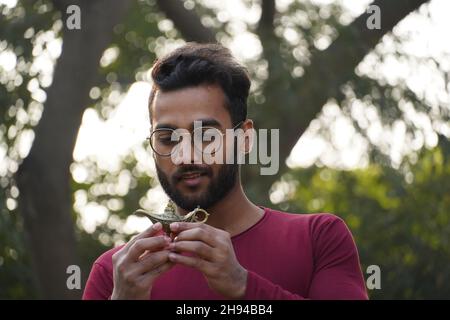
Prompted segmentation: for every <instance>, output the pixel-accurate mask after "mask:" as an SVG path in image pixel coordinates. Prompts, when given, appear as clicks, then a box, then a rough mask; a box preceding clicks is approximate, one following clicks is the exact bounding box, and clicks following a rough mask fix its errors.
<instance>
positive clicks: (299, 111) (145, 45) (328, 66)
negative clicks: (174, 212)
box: [2, 0, 427, 298]
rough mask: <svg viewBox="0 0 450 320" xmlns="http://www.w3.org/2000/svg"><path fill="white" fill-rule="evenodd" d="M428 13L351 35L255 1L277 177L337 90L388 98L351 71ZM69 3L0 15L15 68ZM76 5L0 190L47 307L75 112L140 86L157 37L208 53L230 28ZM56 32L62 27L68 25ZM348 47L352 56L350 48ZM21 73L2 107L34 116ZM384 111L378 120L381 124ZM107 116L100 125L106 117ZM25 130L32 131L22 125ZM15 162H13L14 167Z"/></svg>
mask: <svg viewBox="0 0 450 320" xmlns="http://www.w3.org/2000/svg"><path fill="white" fill-rule="evenodd" d="M425 2H427V1H425V0H422V1H420V0H411V1H407V0H402V1H396V2H395V3H393V2H392V1H387V0H379V1H375V3H374V4H376V5H378V6H379V7H380V8H381V11H382V12H383V23H382V28H381V29H380V30H368V29H367V28H366V26H365V22H366V19H367V17H368V14H366V13H364V14H362V15H361V16H360V17H358V18H357V19H355V20H354V21H353V22H351V23H350V24H346V25H344V24H342V23H341V22H340V20H339V17H340V16H341V15H342V10H341V8H340V7H339V6H336V5H330V6H329V7H328V10H329V11H330V14H329V17H328V18H326V19H324V18H321V16H320V15H319V14H318V12H319V11H320V7H319V6H316V5H313V4H311V3H310V2H309V1H305V2H297V1H294V2H292V3H291V4H290V5H289V8H288V9H287V10H286V11H285V12H283V13H277V12H276V7H275V1H274V0H265V1H262V2H261V12H262V14H261V17H260V20H259V23H258V24H257V25H256V26H249V29H250V30H251V31H253V32H254V33H255V34H257V35H258V37H259V39H260V41H261V44H262V46H263V56H262V60H264V61H266V62H267V65H268V67H267V78H265V77H261V76H258V75H257V74H256V72H255V70H254V69H251V70H250V72H251V73H252V75H253V76H254V77H255V79H256V81H257V82H260V85H259V86H257V89H256V91H255V95H254V98H252V99H254V100H251V105H252V108H251V110H253V114H252V117H253V118H255V119H256V121H257V123H258V124H259V126H260V127H266V128H275V127H278V126H279V124H280V123H282V124H283V129H284V130H282V131H281V139H282V141H284V143H283V144H282V148H281V150H280V159H281V161H282V165H283V168H282V171H281V173H285V172H287V167H286V166H285V164H284V162H285V161H284V160H285V159H286V158H287V157H288V156H289V153H290V151H291V150H292V147H293V146H294V144H295V143H296V142H297V140H298V138H299V137H300V136H301V134H302V133H303V132H304V131H305V130H306V128H307V127H308V125H309V123H310V122H311V121H312V120H313V119H315V118H316V117H317V115H318V114H319V113H320V111H321V109H322V107H323V105H324V104H325V103H326V102H327V101H328V100H329V99H331V98H333V99H335V100H336V101H337V102H338V103H340V104H342V105H343V106H345V103H346V101H347V100H346V99H347V98H348V97H346V95H345V92H344V90H343V89H344V88H345V87H347V88H348V87H350V88H351V89H352V90H351V91H352V92H355V94H359V95H360V96H361V97H365V96H367V95H370V94H371V92H369V91H370V90H369V89H368V88H375V89H378V90H379V93H381V94H382V96H384V93H385V92H389V90H392V87H390V86H388V85H383V84H380V83H378V82H377V81H376V80H374V79H369V78H364V77H361V76H358V75H357V74H355V72H354V70H355V67H356V66H357V65H358V63H359V62H360V61H361V60H362V59H363V58H364V56H365V55H366V54H368V53H369V52H371V50H373V49H374V47H375V45H376V44H377V43H378V42H379V40H380V39H381V37H382V36H383V35H385V34H387V33H389V32H390V31H391V30H392V28H393V27H394V26H395V25H396V24H397V23H398V22H399V21H401V20H402V19H403V18H404V17H405V16H407V15H408V14H409V13H410V12H412V11H414V10H416V9H417V8H419V7H420V5H422V4H423V3H425ZM68 4H69V2H67V1H62V0H60V1H58V0H55V1H53V2H49V1H38V2H36V3H35V4H33V5H30V4H28V3H27V2H19V4H18V5H17V7H16V8H14V9H12V10H9V11H7V10H4V11H5V12H6V13H7V14H6V16H7V19H5V20H4V21H5V22H2V30H5V32H4V33H3V35H2V38H3V39H6V41H7V42H6V43H7V45H8V46H10V47H11V48H13V49H14V50H16V54H17V55H18V56H20V57H23V61H24V63H26V62H27V61H30V60H32V54H31V52H32V49H33V46H32V45H31V44H30V40H28V39H30V38H31V39H35V38H36V36H30V37H29V38H26V37H25V38H24V37H22V36H21V35H23V34H26V32H27V30H28V29H29V28H30V27H34V28H35V30H34V32H35V34H38V31H40V30H42V31H45V30H50V29H51V28H52V27H54V26H52V25H49V23H50V22H51V23H57V22H58V21H62V22H64V17H66V16H65V12H66V11H65V10H66V8H67V5H68ZM79 5H80V7H81V12H82V28H81V30H79V31H75V30H72V31H70V30H67V29H65V28H64V31H63V32H62V35H61V36H62V39H63V47H62V53H61V56H60V57H59V59H58V61H57V63H56V68H55V71H54V76H53V81H52V84H51V86H50V87H49V88H48V91H47V99H46V100H45V103H44V107H43V112H42V117H41V119H40V121H39V123H38V125H37V126H36V127H35V129H34V133H35V139H34V142H33V146H32V148H31V150H30V152H29V154H28V155H27V157H26V158H25V159H24V161H23V162H22V164H21V165H20V168H19V171H18V173H17V175H16V182H15V181H14V179H12V176H11V177H10V178H11V179H8V182H7V183H6V182H5V184H7V186H8V188H7V189H8V190H11V188H13V187H14V184H15V183H17V186H18V188H19V190H20V199H19V209H20V211H21V213H22V216H23V218H24V223H25V229H26V230H27V234H28V235H29V241H28V242H29V247H30V248H31V252H33V261H34V264H35V266H36V270H37V274H38V278H39V283H40V285H41V290H42V292H43V293H44V296H45V297H49V298H63V297H67V298H69V297H72V294H71V293H70V292H69V291H68V290H66V288H65V287H64V286H65V278H66V274H65V270H66V267H67V266H68V265H70V264H74V262H76V261H77V255H76V240H75V235H74V231H73V230H74V226H73V217H72V215H71V213H72V207H71V190H70V165H71V163H72V152H73V148H74V145H75V141H76V135H77V132H78V128H79V126H80V123H81V118H82V115H83V112H84V111H85V110H86V108H88V107H90V106H94V107H95V108H98V109H100V112H101V113H102V114H103V111H104V110H105V109H106V107H105V103H104V100H106V98H105V97H106V96H107V95H108V93H110V92H111V91H113V90H116V89H117V88H118V89H119V90H126V88H127V87H128V85H129V84H131V83H132V82H134V81H135V80H136V77H135V75H136V74H138V75H140V74H142V72H143V71H144V70H146V69H147V68H148V67H149V66H150V64H151V62H152V60H153V59H154V58H155V54H154V52H155V49H156V48H157V47H158V46H161V43H159V44H158V41H159V42H163V43H164V41H166V40H164V39H163V40H161V35H162V32H164V36H165V38H167V39H168V40H167V41H173V42H174V41H176V39H179V38H180V37H182V38H184V39H186V40H195V41H199V42H206V41H212V40H214V39H217V40H221V41H224V40H225V39H226V38H227V37H228V38H229V37H231V36H232V35H231V34H230V33H229V32H228V31H227V23H226V22H225V23H220V21H218V20H217V18H216V17H215V13H214V10H213V9H210V8H208V7H206V6H204V5H200V4H197V5H195V6H194V7H195V8H190V9H186V7H188V5H187V4H186V3H185V4H184V5H183V3H182V2H181V1H136V2H132V1H125V0H124V1H115V2H114V4H112V3H111V2H107V1H88V0H86V1H80V2H79ZM36 8H44V9H42V10H41V13H40V14H35V13H33V12H32V10H34V9H36ZM127 8H129V9H128V10H127ZM21 11H22V13H20V12H21ZM298 12H307V13H308V14H309V16H310V17H309V18H308V21H307V22H308V23H307V24H303V25H302V23H300V21H294V23H293V25H292V26H289V24H291V23H292V22H289V21H288V22H283V21H284V20H283V18H284V17H289V16H291V20H292V16H294V15H295V13H298ZM161 13H163V14H164V15H165V16H166V17H167V18H168V19H170V20H171V21H172V22H173V25H174V26H175V28H176V29H177V30H178V31H176V30H173V29H170V30H165V31H161V27H160V26H159V24H158V23H159V22H160V21H161V20H162V19H163V16H162V15H161ZM200 16H201V17H203V18H205V17H207V18H209V20H210V21H212V23H211V24H212V25H215V26H216V27H215V28H214V30H213V28H210V27H205V23H202V22H201V19H200ZM23 17H25V18H23ZM44 18H47V20H46V19H44ZM43 21H46V22H45V23H43ZM62 25H63V27H64V23H63V24H62ZM308 25H309V26H308ZM287 26H289V27H292V28H294V30H295V31H296V32H297V33H298V34H299V35H301V37H303V42H302V43H301V49H302V54H300V55H299V53H298V49H299V48H297V47H298V46H299V44H291V43H289V42H287V41H285V40H284V39H283V37H282V36H281V35H280V33H279V32H277V30H278V29H281V31H282V29H283V28H286V27H287ZM325 27H327V28H325ZM277 28H278V29H277ZM60 29H61V28H60ZM60 29H59V30H60ZM56 30H57V34H58V35H60V33H59V32H60V31H58V29H57V28H56ZM323 30H327V32H326V34H327V35H328V36H329V38H330V39H331V40H332V41H331V40H330V42H331V44H330V45H329V46H328V47H327V48H324V49H322V50H319V49H317V47H316V45H315V40H316V39H317V37H318V36H319V35H321V34H323V33H324V32H323ZM12 35H19V36H18V37H16V36H12ZM349 43H351V44H354V45H352V46H349ZM108 47H109V48H116V49H117V50H118V51H119V52H120V55H119V58H118V59H116V60H115V61H114V62H112V63H111V64H109V65H107V66H104V67H101V68H99V66H98V62H99V60H100V57H101V56H102V53H103V52H104V51H105V49H106V48H108ZM18 48H21V49H20V50H22V51H20V50H19V49H18ZM149 49H150V50H149ZM296 50H297V51H296ZM250 67H257V66H250ZM296 68H297V69H296ZM294 69H296V70H300V71H301V72H300V73H301V74H302V75H301V76H298V75H293V74H292V72H291V70H294ZM21 74H22V78H23V79H25V80H26V81H22V84H20V85H17V86H16V85H11V88H12V89H11V91H13V92H14V94H15V96H12V97H8V98H5V99H4V100H5V103H3V104H2V105H4V106H14V105H16V104H17V101H19V100H22V102H21V105H24V106H26V107H28V106H30V105H32V102H33V99H31V98H30V95H29V92H27V90H26V85H27V84H28V83H29V81H31V80H32V78H34V75H31V74H30V73H29V72H27V70H25V71H22V72H21ZM94 87H95V88H97V89H98V90H99V91H100V92H101V96H100V97H97V98H92V94H91V95H90V91H91V89H92V88H94ZM324 88H325V89H324ZM400 89H401V91H402V97H404V98H405V99H409V100H412V101H414V102H416V104H415V105H416V106H418V107H424V108H426V102H425V101H423V100H421V99H419V98H417V97H416V96H415V95H414V94H413V93H412V92H411V91H410V90H408V89H407V88H406V87H403V88H400ZM3 94H5V95H6V94H7V92H5V91H4V92H2V99H3ZM392 96H393V95H392V94H391V95H389V94H388V97H390V98H389V99H387V100H389V101H392V100H393V98H392ZM90 97H91V98H90ZM258 97H259V98H261V97H263V101H264V102H263V103H261V102H260V101H259V102H258V101H257V100H258ZM375 100H376V99H373V101H374V104H375V105H376V106H377V107H382V106H383V105H382V104H381V103H379V102H380V101H381V100H382V99H380V101H375ZM280 101H282V102H283V103H282V105H283V107H282V108H281V109H277V108H273V107H272V106H273V105H276V104H278V103H279V102H280ZM299 101H300V102H301V103H300V104H299ZM61 102H64V103H61ZM343 109H345V108H343ZM380 109H381V108H380ZM396 109H397V105H396V104H395V103H392V105H390V106H389V110H391V111H392V110H396ZM10 110H11V108H6V109H5V110H2V111H3V112H4V113H5V114H6V115H7V116H6V117H5V119H8V118H9V120H10V121H9V123H8V122H7V123H6V126H5V129H4V130H2V131H3V132H6V131H7V128H10V127H11V126H15V125H17V123H14V121H13V120H14V116H12V117H11V116H8V113H9V112H10ZM383 112H384V111H383V110H381V114H383ZM105 114H106V116H107V112H105ZM300 115H301V116H300ZM386 118H387V119H388V120H392V119H395V118H398V114H396V113H394V114H393V115H392V114H391V115H389V116H387V117H386ZM28 127H29V128H33V127H34V126H33V125H32V124H29V125H28ZM361 131H363V130H361ZM12 140H14V139H12ZM13 142H14V141H9V142H8V143H9V144H8V148H10V149H12V144H13ZM12 158H14V157H12ZM16 160H17V161H20V160H21V159H20V157H16ZM253 169H254V168H252V167H250V168H249V170H248V171H247V172H246V176H245V180H247V181H249V183H248V184H247V185H248V187H247V190H248V192H249V193H250V196H251V197H252V198H253V199H259V200H260V201H259V202H260V203H267V200H265V199H267V197H266V195H267V190H269V189H270V186H271V185H272V184H273V182H274V179H275V178H276V177H271V176H268V177H261V176H259V177H258V183H252V180H253V179H252V177H255V174H256V173H255V171H254V170H253ZM13 171H14V170H13ZM12 174H14V172H12ZM41 190H45V194H44V195H42V194H41V193H40V192H41ZM8 197H9V195H8ZM49 243H51V246H50V247H49V246H48V244H49Z"/></svg>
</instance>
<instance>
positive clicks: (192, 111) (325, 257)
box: [83, 43, 367, 300]
mask: <svg viewBox="0 0 450 320" xmlns="http://www.w3.org/2000/svg"><path fill="white" fill-rule="evenodd" d="M152 78H153V81H154V84H153V89H152V92H151V95H150V101H149V112H150V121H151V126H152V128H153V130H152V133H151V136H150V143H151V146H152V149H153V151H154V159H155V164H156V169H157V174H158V178H159V181H160V183H161V185H162V187H163V189H164V190H165V192H166V193H167V195H168V196H169V197H170V198H171V199H172V200H173V201H174V203H175V204H176V210H177V212H178V213H179V214H182V215H183V214H186V213H187V212H189V211H191V210H192V209H194V208H196V207H197V206H200V207H201V208H203V209H206V210H207V211H208V212H209V213H210V216H209V218H208V220H207V222H206V223H188V222H186V223H173V224H172V225H171V226H170V228H171V237H169V236H168V235H166V234H164V233H163V232H162V230H161V224H160V223H157V224H154V225H152V226H151V227H150V228H149V229H147V230H146V231H144V232H142V233H141V234H139V235H138V236H136V237H135V238H133V239H132V240H131V241H130V242H128V243H127V244H126V245H124V246H121V247H119V248H115V249H112V250H110V251H108V252H106V253H104V254H103V255H102V256H101V257H99V258H98V259H97V261H96V262H95V263H94V266H93V268H92V271H91V274H90V276H89V280H88V282H87V285H86V288H85V291H84V296H83V298H84V299H205V300H206V299H305V298H308V299H367V293H366V290H365V286H364V280H363V277H362V273H361V269H360V265H359V258H358V253H357V249H356V246H355V243H354V241H353V238H352V236H351V234H350V232H349V230H348V228H347V227H346V225H345V224H344V222H343V221H342V220H341V219H340V218H338V217H336V216H334V215H331V214H288V213H284V212H280V211H276V210H272V209H269V208H265V207H261V206H257V205H255V204H253V203H252V202H251V201H250V200H249V199H248V198H247V197H246V195H245V194H244V191H243V188H242V185H241V181H240V174H239V164H236V163H229V162H226V161H222V163H220V161H219V163H211V164H206V163H205V162H202V161H198V159H199V158H198V157H199V155H200V160H202V159H203V157H204V156H211V155H212V154H215V152H218V151H224V152H223V159H225V158H227V157H228V156H229V154H230V153H231V154H232V153H233V152H234V151H242V152H248V151H249V148H250V140H249V139H248V137H249V136H248V135H247V136H246V137H247V138H246V139H245V141H244V143H243V144H242V145H241V147H242V148H243V149H244V150H237V149H239V148H236V145H234V144H230V140H229V139H225V137H227V136H228V135H229V134H233V132H234V131H235V130H237V129H239V130H243V131H244V132H249V131H251V130H252V129H253V122H252V120H250V119H248V118H247V97H248V94H249V88H250V80H249V77H248V74H247V72H246V70H245V69H244V68H243V67H242V66H241V65H239V64H238V63H237V62H236V61H235V60H234V58H233V57H232V56H231V54H230V52H229V50H227V49H226V48H224V47H222V46H220V45H216V44H203V45H201V44H195V43H189V44H187V45H185V46H183V47H181V48H179V49H177V50H175V51H174V52H172V53H170V54H169V55H167V56H166V57H164V58H162V59H160V60H158V61H157V62H156V63H155V65H154V67H153V70H152ZM199 122H200V123H201V126H200V127H199V126H196V124H198V123H199ZM206 128H207V129H208V130H210V131H211V132H215V133H220V134H219V135H215V136H214V137H215V138H214V139H216V138H217V137H218V136H219V137H222V138H224V139H223V140H222V141H220V143H219V144H217V145H216V147H215V148H213V149H208V150H209V151H206V150H207V148H205V149H202V148H201V147H203V146H204V144H206V145H208V143H212V140H214V139H212V140H211V137H209V139H208V138H205V137H204V136H203V134H204V133H205V132H206V131H207V130H205V129H206ZM180 131H181V132H184V133H186V132H187V135H186V136H185V135H184V134H181V135H180V134H179V132H180ZM195 132H197V133H199V132H200V137H201V138H200V140H198V139H197V140H196V138H195V137H194V139H193V141H194V143H193V144H192V141H190V140H189V138H190V137H191V136H195ZM181 136H182V138H180V137H181ZM174 137H175V138H174ZM176 137H178V138H176ZM185 138H186V141H189V143H187V144H186V141H185ZM231 141H234V140H231ZM196 142H200V148H198V145H197V146H195V144H196ZM205 142H206V143H205ZM191 144H192V148H191ZM180 146H184V147H186V146H188V148H187V149H186V148H184V149H182V148H180ZM181 150H184V152H181ZM186 151H192V152H186ZM236 153H237V152H236ZM196 157H197V158H196ZM233 157H234V159H235V158H236V155H234V156H233ZM219 159H220V156H219ZM227 159H228V158H227ZM196 160H197V161H196ZM172 239H173V240H172Z"/></svg>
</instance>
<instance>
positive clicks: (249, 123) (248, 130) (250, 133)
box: [242, 119, 255, 153]
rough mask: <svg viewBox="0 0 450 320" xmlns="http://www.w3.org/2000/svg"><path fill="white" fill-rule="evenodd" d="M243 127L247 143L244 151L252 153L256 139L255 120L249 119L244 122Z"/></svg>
mask: <svg viewBox="0 0 450 320" xmlns="http://www.w3.org/2000/svg"><path fill="white" fill-rule="evenodd" d="M242 129H243V130H244V137H245V144H244V148H245V150H244V153H250V152H251V151H252V148H253V141H254V139H255V128H254V126H253V120H252V119H247V120H245V121H244V122H243V123H242Z"/></svg>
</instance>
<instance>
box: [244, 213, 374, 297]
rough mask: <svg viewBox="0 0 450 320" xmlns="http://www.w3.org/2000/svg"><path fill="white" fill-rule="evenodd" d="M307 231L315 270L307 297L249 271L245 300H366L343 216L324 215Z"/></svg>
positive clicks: (350, 237)
mask: <svg viewBox="0 0 450 320" xmlns="http://www.w3.org/2000/svg"><path fill="white" fill-rule="evenodd" d="M310 230H311V240H312V242H313V243H312V247H313V259H314V273H313V276H312V279H311V283H310V287H309V291H308V296H307V297H303V296H300V295H298V294H294V293H291V292H289V291H287V290H285V289H283V288H282V287H281V286H279V285H277V284H274V283H273V282H271V281H269V280H267V279H265V278H264V277H262V276H260V275H258V274H257V273H255V272H253V271H249V272H248V278H247V290H246V293H245V296H244V299H250V300H298V299H305V298H306V299H355V300H356V299H368V296H367V293H366V289H365V283H364V279H363V277H362V273H361V268H360V265H359V258H358V252H357V249H356V245H355V243H354V241H353V238H352V235H351V233H350V231H349V230H348V228H347V226H346V225H345V223H344V222H343V221H342V219H340V218H338V217H336V216H334V215H328V214H326V215H325V214H324V215H322V216H321V217H320V219H317V221H315V222H314V223H313V224H312V225H311V229H310Z"/></svg>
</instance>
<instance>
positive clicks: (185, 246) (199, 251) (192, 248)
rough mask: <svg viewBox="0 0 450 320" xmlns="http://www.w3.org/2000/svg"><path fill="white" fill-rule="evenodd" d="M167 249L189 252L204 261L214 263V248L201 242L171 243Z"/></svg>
mask: <svg viewBox="0 0 450 320" xmlns="http://www.w3.org/2000/svg"><path fill="white" fill-rule="evenodd" d="M169 248H170V249H172V250H173V251H177V252H191V253H194V254H196V255H198V256H199V257H201V258H203V259H205V260H208V261H214V248H213V247H211V246H209V245H207V244H206V243H204V242H202V241H177V242H172V243H171V244H170V246H169Z"/></svg>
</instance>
